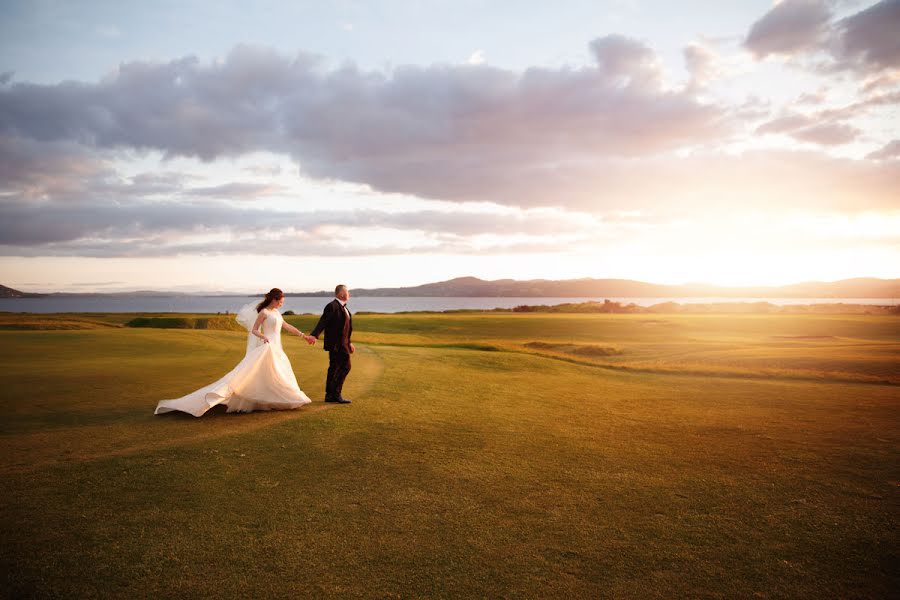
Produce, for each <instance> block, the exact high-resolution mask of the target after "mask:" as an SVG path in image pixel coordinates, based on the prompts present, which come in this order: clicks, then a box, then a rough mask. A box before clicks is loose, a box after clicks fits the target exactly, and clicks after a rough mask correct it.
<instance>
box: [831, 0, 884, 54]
mask: <svg viewBox="0 0 900 600" xmlns="http://www.w3.org/2000/svg"><path fill="white" fill-rule="evenodd" d="M898 32H900V0H882V1H881V2H878V3H877V4H875V5H873V6H870V7H869V8H866V9H864V10H862V11H860V12H858V13H856V14H855V15H852V16H850V17H847V18H844V19H841V20H840V21H838V22H837V23H836V24H835V31H834V41H833V46H832V52H833V53H834V54H835V56H836V58H837V59H838V60H839V61H840V62H841V63H843V65H844V66H847V67H851V68H856V69H858V70H860V71H876V72H877V71H880V70H883V69H893V68H898V67H900V33H898Z"/></svg>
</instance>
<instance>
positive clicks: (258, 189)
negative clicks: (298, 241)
mask: <svg viewBox="0 0 900 600" xmlns="http://www.w3.org/2000/svg"><path fill="white" fill-rule="evenodd" d="M285 190H286V188H285V187H284V186H282V185H275V184H271V183H250V182H242V181H235V182H231V183H223V184H221V185H213V186H206V187H194V188H188V189H185V190H184V191H183V192H182V193H183V195H185V196H195V197H208V198H221V199H230V200H252V199H255V198H261V197H264V196H271V195H275V194H279V193H281V192H284V191H285Z"/></svg>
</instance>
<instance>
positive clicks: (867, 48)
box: [744, 0, 900, 91]
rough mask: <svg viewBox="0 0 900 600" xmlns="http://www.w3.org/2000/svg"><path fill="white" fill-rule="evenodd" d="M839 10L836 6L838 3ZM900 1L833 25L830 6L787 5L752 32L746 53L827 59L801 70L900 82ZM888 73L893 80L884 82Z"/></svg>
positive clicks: (809, 0) (806, 1)
mask: <svg viewBox="0 0 900 600" xmlns="http://www.w3.org/2000/svg"><path fill="white" fill-rule="evenodd" d="M832 4H833V2H832ZM897 31H900V0H881V1H880V2H878V3H876V4H874V5H872V6H870V7H868V8H865V9H863V10H861V11H859V12H857V13H855V14H852V15H850V16H848V17H844V18H842V19H839V20H837V21H833V20H832V14H831V10H830V8H829V3H828V2H825V1H824V0H784V1H783V2H779V3H778V4H776V5H775V6H773V7H772V8H771V9H770V10H769V11H768V12H766V14H764V15H763V16H762V17H761V18H760V19H759V20H757V21H756V22H755V23H754V24H753V25H752V26H751V28H750V31H749V33H748V34H747V37H746V38H745V40H744V47H745V48H747V49H748V50H750V51H751V52H752V53H753V54H754V56H756V58H758V59H763V58H766V57H767V56H769V55H780V56H784V57H788V58H793V57H796V56H800V55H804V54H810V53H824V54H825V55H826V56H827V58H826V60H825V61H824V62H818V63H812V64H811V65H804V64H802V63H795V64H799V65H800V66H801V67H803V68H810V69H811V70H812V71H814V72H818V73H820V74H826V75H827V74H831V73H836V72H841V71H852V72H854V73H856V74H857V75H860V76H863V77H869V78H870V81H869V82H868V83H867V84H866V86H867V89H866V90H865V91H869V89H871V87H872V86H876V85H882V84H885V83H888V82H893V81H896V75H897V73H896V70H897V69H898V68H900V36H898V35H897ZM883 73H886V74H887V75H888V78H887V79H884V78H881V77H879V76H880V75H881V74H883Z"/></svg>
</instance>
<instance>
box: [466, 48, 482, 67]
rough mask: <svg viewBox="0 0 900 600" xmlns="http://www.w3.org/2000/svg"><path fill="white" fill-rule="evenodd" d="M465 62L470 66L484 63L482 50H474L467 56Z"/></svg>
mask: <svg viewBox="0 0 900 600" xmlns="http://www.w3.org/2000/svg"><path fill="white" fill-rule="evenodd" d="M466 62H467V63H468V64H470V65H480V64H482V63H484V50H476V51H475V52H473V53H472V54H471V55H469V59H468V60H467V61H466Z"/></svg>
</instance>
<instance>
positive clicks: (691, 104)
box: [0, 0, 900, 292]
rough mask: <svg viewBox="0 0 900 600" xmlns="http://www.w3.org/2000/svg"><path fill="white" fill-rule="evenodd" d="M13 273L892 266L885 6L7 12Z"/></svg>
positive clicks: (896, 96) (727, 274) (2, 49)
mask: <svg viewBox="0 0 900 600" xmlns="http://www.w3.org/2000/svg"><path fill="white" fill-rule="evenodd" d="M0 11H2V15H0V16H2V18H0V284H3V285H7V286H10V287H13V288H16V289H20V290H25V291H34V292H48V291H128V290H150V289H154V290H173V291H186V292H192V291H225V292H257V291H259V290H265V289H268V288H271V287H280V288H282V289H284V290H286V291H295V292H301V291H314V290H322V289H330V288H332V287H333V286H334V285H335V284H336V283H346V284H348V285H349V286H350V287H351V288H353V287H394V286H404V285H418V284H422V283H428V282H433V281H441V280H445V279H450V278H453V277H460V276H476V277H481V278H484V279H501V278H514V279H573V278H582V277H593V278H627V279H637V280H642V281H650V282H656V283H690V282H705V283H713V284H719V285H780V284H787V283H795V282H800V281H812V280H818V281H834V280H838V279H845V278H851V277H882V278H894V277H900V266H898V265H900V118H898V117H900V115H898V106H900V36H898V35H897V34H896V32H897V31H900V0H881V1H879V2H872V1H863V0H843V1H841V0H821V1H819V0H782V1H781V2H772V1H771V0H759V1H756V0H754V1H749V0H748V1H739V0H735V1H730V2H717V1H713V0H703V1H701V0H685V1H682V2H670V1H668V0H659V1H649V0H610V1H606V2H602V1H596V0H595V1H580V0H566V1H563V2H557V3H548V2H530V1H524V0H516V1H514V2H512V1H509V2H506V1H499V0H495V1H488V0H484V1H476V0H458V1H454V2H449V1H437V0H423V1H418V2H412V1H399V0H397V1H366V2H362V1H353V2H351V1H340V0H336V1H333V2H300V1H293V2H276V1H273V0H263V1H257V2H253V3H249V2H247V3H241V2H234V1H228V0H225V1H215V2H214V1H194V0H179V1H178V2H175V1H171V2H169V1H159V2H152V3H130V2H129V3H123V2H112V1H110V2H91V1H86V2H78V3H72V2H62V1H51V0H28V1H24V0H23V1H18V0H13V1H10V0H0Z"/></svg>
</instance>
